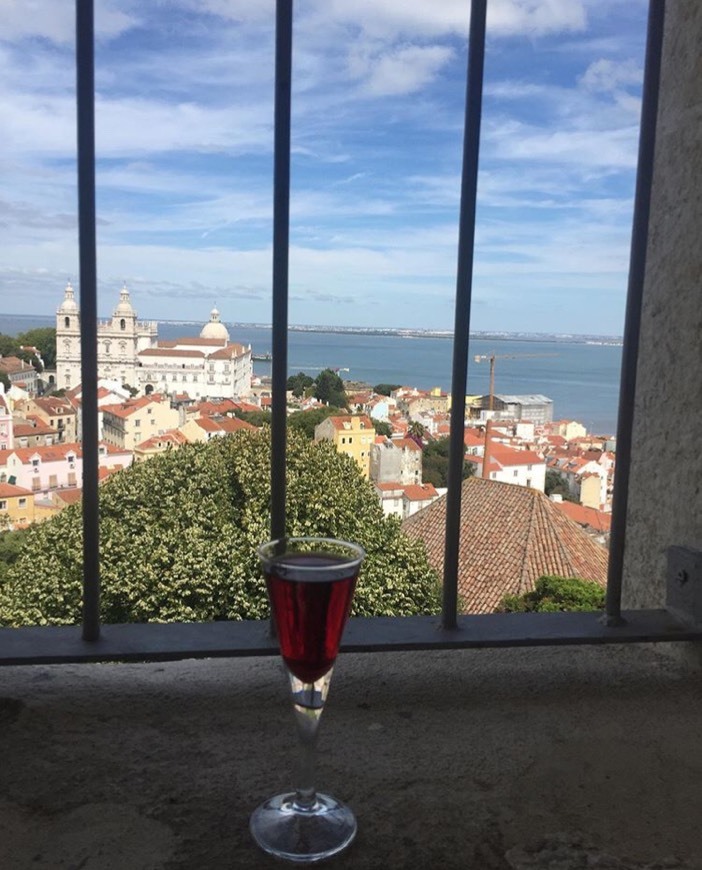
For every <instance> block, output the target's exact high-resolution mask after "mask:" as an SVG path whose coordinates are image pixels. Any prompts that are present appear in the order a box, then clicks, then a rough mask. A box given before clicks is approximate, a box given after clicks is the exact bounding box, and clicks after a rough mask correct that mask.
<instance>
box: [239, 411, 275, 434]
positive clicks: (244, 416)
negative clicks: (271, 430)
mask: <svg viewBox="0 0 702 870" xmlns="http://www.w3.org/2000/svg"><path fill="white" fill-rule="evenodd" d="M234 416H235V417H238V418H239V419H240V420H243V421H244V422H245V423H251V425H252V426H256V427H257V428H258V429H260V428H261V427H262V426H270V425H271V412H270V411H263V410H261V411H241V410H240V409H238V408H237V410H236V411H235V412H234Z"/></svg>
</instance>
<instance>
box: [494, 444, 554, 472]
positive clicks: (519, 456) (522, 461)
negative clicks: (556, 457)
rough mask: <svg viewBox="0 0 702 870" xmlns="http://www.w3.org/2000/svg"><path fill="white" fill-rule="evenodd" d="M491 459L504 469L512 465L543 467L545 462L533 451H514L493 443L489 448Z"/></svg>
mask: <svg viewBox="0 0 702 870" xmlns="http://www.w3.org/2000/svg"><path fill="white" fill-rule="evenodd" d="M489 453H490V459H491V460H495V461H496V462H498V463H499V464H500V465H501V466H502V467H503V468H505V467H509V466H512V465H543V464H544V460H543V459H542V458H541V457H540V456H539V455H538V454H537V453H532V452H531V450H513V449H512V448H510V447H505V446H504V445H502V444H499V443H496V442H495V441H493V442H492V443H491V444H490V447H489Z"/></svg>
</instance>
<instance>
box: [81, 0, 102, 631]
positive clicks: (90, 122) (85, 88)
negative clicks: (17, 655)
mask: <svg viewBox="0 0 702 870" xmlns="http://www.w3.org/2000/svg"><path fill="white" fill-rule="evenodd" d="M76 77H77V81H76V94H77V113H78V123H77V135H78V245H79V260H80V359H81V363H80V366H81V375H80V376H81V420H82V452H83V639H84V640H89V641H94V640H97V639H98V638H99V637H100V547H99V543H100V538H99V518H98V498H99V496H98V404H97V257H96V239H95V42H94V18H93V0H76Z"/></svg>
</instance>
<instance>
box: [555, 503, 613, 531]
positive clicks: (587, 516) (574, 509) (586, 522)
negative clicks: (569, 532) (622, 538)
mask: <svg viewBox="0 0 702 870" xmlns="http://www.w3.org/2000/svg"><path fill="white" fill-rule="evenodd" d="M553 504H555V505H556V507H557V508H558V510H559V511H562V513H564V514H565V515H566V516H568V517H570V518H571V520H574V521H575V522H576V523H577V524H578V525H579V526H589V527H590V528H591V529H595V530H597V531H598V532H603V533H604V532H608V531H609V530H610V527H611V525H612V514H609V513H606V512H605V511H598V510H596V509H595V508H591V507H585V506H584V505H581V504H574V503H573V502H572V501H556V502H553Z"/></svg>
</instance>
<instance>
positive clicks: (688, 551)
mask: <svg viewBox="0 0 702 870" xmlns="http://www.w3.org/2000/svg"><path fill="white" fill-rule="evenodd" d="M666 609H667V610H668V611H669V612H670V613H671V614H673V616H675V617H677V618H678V619H680V620H681V621H682V622H684V623H685V624H687V625H693V626H696V627H702V550H694V549H693V548H692V547H677V546H676V547H669V548H668V574H667V583H666Z"/></svg>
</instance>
